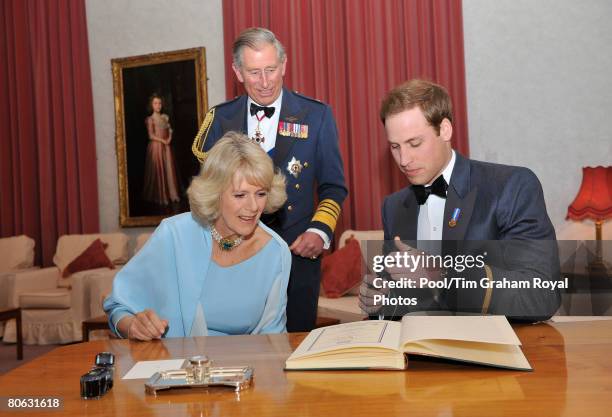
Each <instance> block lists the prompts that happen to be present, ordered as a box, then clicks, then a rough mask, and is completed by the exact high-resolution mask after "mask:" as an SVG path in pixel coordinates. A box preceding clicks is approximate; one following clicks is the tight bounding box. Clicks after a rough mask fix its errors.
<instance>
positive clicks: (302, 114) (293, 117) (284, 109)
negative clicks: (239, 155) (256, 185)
mask: <svg viewBox="0 0 612 417" xmlns="http://www.w3.org/2000/svg"><path fill="white" fill-rule="evenodd" d="M306 114H308V110H307V109H305V108H301V107H300V103H299V102H298V100H297V98H296V96H295V94H294V93H292V92H291V91H289V90H287V89H286V88H283V104H282V105H281V112H280V116H279V119H278V121H279V122H288V123H299V124H302V123H303V122H304V119H305V118H306ZM296 141H297V139H296V138H294V137H291V136H283V135H279V134H278V129H276V143H275V145H274V165H276V166H277V167H279V168H281V169H282V168H283V163H284V161H285V159H286V158H287V154H288V153H289V151H290V150H291V147H292V146H293V144H294V143H295V142H296Z"/></svg>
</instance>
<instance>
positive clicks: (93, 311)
mask: <svg viewBox="0 0 612 417" xmlns="http://www.w3.org/2000/svg"><path fill="white" fill-rule="evenodd" d="M151 234H152V233H142V234H140V235H138V237H136V246H135V247H134V254H136V253H137V252H138V251H139V250H140V248H142V247H143V246H144V244H145V243H147V240H148V239H149V238H150V237H151ZM117 272H119V271H118V270H117V269H110V270H108V269H107V270H101V271H95V272H92V273H91V274H89V275H88V277H87V280H88V296H87V299H88V300H89V314H90V315H89V317H87V318H86V319H85V320H83V323H82V325H81V328H82V333H83V341H84V342H87V341H89V340H90V335H89V332H90V331H94V333H93V334H92V340H96V339H101V338H107V337H108V334H109V332H107V330H108V319H107V317H106V314H105V313H104V309H103V308H102V303H103V302H104V299H105V298H106V297H107V296H108V295H109V294H110V293H111V291H112V290H113V280H114V279H115V275H116V274H117Z"/></svg>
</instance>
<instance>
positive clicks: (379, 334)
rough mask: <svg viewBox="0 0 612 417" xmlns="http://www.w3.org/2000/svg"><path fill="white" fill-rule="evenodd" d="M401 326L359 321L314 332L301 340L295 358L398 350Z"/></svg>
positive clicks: (381, 321)
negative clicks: (345, 351)
mask: <svg viewBox="0 0 612 417" xmlns="http://www.w3.org/2000/svg"><path fill="white" fill-rule="evenodd" d="M399 335H400V324H399V323H397V322H392V321H386V320H372V321H359V322H355V323H344V324H338V325H335V326H328V327H322V328H320V329H315V330H313V331H312V332H310V334H309V335H308V336H307V337H306V339H304V341H303V342H302V343H301V344H300V346H298V348H297V349H296V351H295V352H294V353H293V355H291V357H292V358H294V357H301V356H310V355H316V354H317V353H321V352H328V351H336V350H343V349H349V348H358V347H364V348H371V347H379V348H384V349H391V350H398V347H399Z"/></svg>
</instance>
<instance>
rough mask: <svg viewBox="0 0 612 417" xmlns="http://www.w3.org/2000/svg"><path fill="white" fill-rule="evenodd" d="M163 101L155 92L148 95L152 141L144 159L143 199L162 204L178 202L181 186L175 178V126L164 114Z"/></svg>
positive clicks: (148, 129) (150, 137)
mask: <svg viewBox="0 0 612 417" xmlns="http://www.w3.org/2000/svg"><path fill="white" fill-rule="evenodd" d="M162 106H163V100H162V98H161V96H159V95H157V94H153V95H152V96H151V97H150V98H149V107H150V109H151V111H152V113H151V115H150V116H149V117H147V118H146V119H145V123H146V125H147V132H148V135H149V143H148V146H147V157H146V161H145V172H144V188H143V198H144V199H145V200H146V201H149V202H153V203H156V204H159V205H162V206H167V205H169V204H171V203H175V202H178V201H179V200H180V197H179V186H178V180H177V178H176V168H175V163H174V154H173V152H172V147H171V146H170V143H171V142H172V128H171V126H170V121H169V118H168V115H167V114H164V113H162Z"/></svg>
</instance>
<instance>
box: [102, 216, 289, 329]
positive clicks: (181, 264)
mask: <svg viewBox="0 0 612 417" xmlns="http://www.w3.org/2000/svg"><path fill="white" fill-rule="evenodd" d="M259 226H260V227H262V228H263V229H264V230H265V231H266V232H267V233H268V234H270V236H272V238H271V239H270V240H269V241H268V242H267V243H266V245H265V246H264V247H263V248H262V249H261V250H260V251H259V252H258V253H256V254H255V255H253V256H252V257H251V258H249V259H246V260H245V261H243V262H241V263H239V264H237V265H233V266H230V267H220V266H219V265H217V264H216V263H214V262H213V261H212V259H211V255H212V245H213V244H216V242H214V241H213V240H212V236H211V234H210V229H209V228H208V227H207V226H204V225H202V224H200V223H199V222H198V221H197V220H196V219H195V218H194V217H193V216H192V214H191V213H183V214H179V215H178V216H174V217H170V218H168V219H165V220H163V221H162V223H161V224H160V225H159V227H158V228H157V229H156V230H155V232H154V233H153V235H152V236H151V237H150V238H149V240H148V241H147V243H146V244H145V245H144V246H143V248H142V249H141V250H140V251H139V252H138V253H137V254H136V255H135V256H134V257H133V258H132V259H131V260H130V261H129V262H128V263H127V264H126V265H125V266H124V267H123V268H122V269H121V271H119V272H118V273H117V276H116V277H115V280H114V282H113V291H112V293H111V294H110V295H109V296H108V298H107V299H106V300H105V301H104V310H105V311H106V313H107V315H108V317H109V326H110V328H111V329H112V330H113V331H115V333H117V331H116V325H117V323H118V322H119V320H121V319H122V318H124V317H125V316H126V315H130V314H136V313H137V312H140V311H143V310H145V309H148V308H149V309H152V310H154V311H155V312H156V313H157V315H158V316H159V317H161V318H163V319H167V320H168V321H169V326H168V331H167V333H166V337H185V336H201V335H202V336H203V335H225V334H259V333H280V332H284V331H285V330H286V327H285V326H286V321H287V320H286V313H285V309H286V306H287V285H288V282H289V272H290V270H291V253H290V252H289V248H288V247H287V244H286V243H285V241H284V240H283V239H282V238H281V237H280V236H278V235H277V234H276V233H275V232H274V231H272V230H271V229H269V228H268V227H267V226H265V225H264V224H263V223H261V222H260V223H259Z"/></svg>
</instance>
